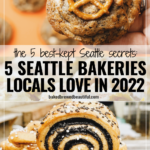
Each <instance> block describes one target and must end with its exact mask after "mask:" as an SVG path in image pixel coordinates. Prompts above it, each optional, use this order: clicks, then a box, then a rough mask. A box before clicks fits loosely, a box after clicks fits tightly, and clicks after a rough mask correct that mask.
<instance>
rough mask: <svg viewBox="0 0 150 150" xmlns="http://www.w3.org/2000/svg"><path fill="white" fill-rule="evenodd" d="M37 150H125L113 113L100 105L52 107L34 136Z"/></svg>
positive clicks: (69, 104) (70, 102) (74, 103)
mask: <svg viewBox="0 0 150 150" xmlns="http://www.w3.org/2000/svg"><path fill="white" fill-rule="evenodd" d="M37 145H38V147H39V149H40V150H126V146H125V145H123V144H122V143H121V141H120V131H119V127H118V123H117V120H116V118H115V117H114V115H113V113H112V112H111V111H110V110H109V109H108V108H107V107H106V106H104V105H103V104H101V103H99V102H94V103H91V102H72V101H68V102H66V103H63V104H60V105H58V106H55V107H54V108H53V109H52V110H51V111H50V112H49V113H48V114H47V116H46V117H45V118H44V120H43V121H42V122H41V126H40V128H39V130H38V133H37Z"/></svg>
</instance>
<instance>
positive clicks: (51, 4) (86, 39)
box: [47, 0, 141, 45]
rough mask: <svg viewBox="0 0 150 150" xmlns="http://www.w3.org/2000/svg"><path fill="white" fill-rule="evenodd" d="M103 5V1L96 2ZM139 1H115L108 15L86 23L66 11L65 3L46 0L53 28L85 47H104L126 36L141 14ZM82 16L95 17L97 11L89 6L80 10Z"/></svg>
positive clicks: (65, 0) (66, 0)
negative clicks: (87, 45) (100, 45)
mask: <svg viewBox="0 0 150 150" xmlns="http://www.w3.org/2000/svg"><path fill="white" fill-rule="evenodd" d="M99 1H100V2H102V0H99ZM140 5H141V0H124V1H123V3H122V1H120V0H115V1H114V3H113V4H112V6H111V8H110V9H109V12H110V14H109V15H103V16H102V17H100V18H99V19H96V20H90V21H86V20H83V19H82V18H80V17H78V16H76V15H75V14H74V13H71V12H69V10H68V9H69V5H68V0H64V1H62V0H60V1H59V0H48V1H47V16H48V20H49V22H50V23H51V25H52V26H53V28H54V29H55V30H56V31H57V32H59V33H62V34H65V35H66V36H68V37H70V38H74V39H75V40H78V41H81V42H83V43H84V44H94V45H98V44H105V43H110V42H112V41H114V40H117V39H119V38H121V37H122V36H123V35H124V34H126V33H127V31H128V30H129V28H130V26H131V25H132V24H133V22H134V20H135V19H136V17H137V16H138V15H139V12H140ZM81 10H82V12H83V13H86V14H95V13H97V11H98V9H97V8H96V7H95V6H94V5H91V4H86V5H84V6H82V7H81Z"/></svg>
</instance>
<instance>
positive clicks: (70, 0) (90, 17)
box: [68, 0, 113, 20]
mask: <svg viewBox="0 0 150 150" xmlns="http://www.w3.org/2000/svg"><path fill="white" fill-rule="evenodd" d="M89 2H90V3H92V4H94V5H95V6H97V7H98V8H99V9H100V10H99V11H98V12H97V13H95V14H85V13H83V12H81V11H80V10H79V9H78V8H79V7H81V6H83V5H85V4H87V3H89ZM68 3H69V6H70V7H69V11H70V12H74V13H75V14H76V15H77V16H78V17H79V18H82V19H84V20H93V19H98V18H100V17H101V16H102V15H103V14H109V11H108V10H109V8H110V6H111V5H112V3H113V0H107V1H106V3H105V4H104V5H103V4H102V3H100V2H99V1H98V0H80V1H77V2H74V0H68Z"/></svg>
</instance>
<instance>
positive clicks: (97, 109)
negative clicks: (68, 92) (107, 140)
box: [37, 101, 120, 150]
mask: <svg viewBox="0 0 150 150" xmlns="http://www.w3.org/2000/svg"><path fill="white" fill-rule="evenodd" d="M87 108H88V109H87ZM69 118H87V119H90V120H93V121H95V122H97V123H99V124H100V125H101V126H102V127H103V128H105V129H106V130H107V132H108V133H109V134H110V136H111V139H112V142H113V150H118V149H119V143H120V139H119V138H118V137H119V136H120V131H119V128H118V123H117V120H116V118H115V117H114V115H113V113H112V112H111V111H110V110H109V109H108V108H107V107H106V106H104V105H103V104H101V103H99V102H94V103H90V102H72V101H68V102H66V103H63V104H60V105H58V106H56V107H55V108H53V109H52V110H51V111H50V112H49V113H48V115H47V117H46V118H45V119H44V121H43V122H42V125H41V127H40V128H39V130H38V135H37V145H38V147H39V148H40V149H41V150H45V146H44V141H45V137H46V135H47V133H48V131H49V129H50V128H51V127H52V126H53V125H54V124H55V123H57V122H60V121H62V120H66V119H69ZM41 141H42V142H41ZM49 149H51V150H53V148H52V147H49Z"/></svg>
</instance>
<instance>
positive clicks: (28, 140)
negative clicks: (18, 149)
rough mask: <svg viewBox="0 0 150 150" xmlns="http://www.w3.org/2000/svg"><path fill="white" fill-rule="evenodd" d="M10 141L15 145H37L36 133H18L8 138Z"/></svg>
mask: <svg viewBox="0 0 150 150" xmlns="http://www.w3.org/2000/svg"><path fill="white" fill-rule="evenodd" d="M8 141H9V142H11V143H15V144H36V132H33V131H31V132H23V131H18V132H15V133H12V134H11V135H10V136H9V137H8Z"/></svg>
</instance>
